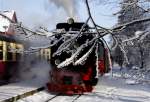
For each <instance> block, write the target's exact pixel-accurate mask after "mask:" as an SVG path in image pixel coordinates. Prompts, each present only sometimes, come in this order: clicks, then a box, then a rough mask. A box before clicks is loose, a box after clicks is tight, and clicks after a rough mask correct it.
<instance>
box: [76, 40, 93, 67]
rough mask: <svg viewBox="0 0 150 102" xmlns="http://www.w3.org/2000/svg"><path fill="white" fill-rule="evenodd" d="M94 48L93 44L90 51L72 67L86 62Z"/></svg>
mask: <svg viewBox="0 0 150 102" xmlns="http://www.w3.org/2000/svg"><path fill="white" fill-rule="evenodd" d="M94 47H95V43H94V45H93V46H92V47H91V48H90V50H89V51H88V52H87V53H86V54H84V55H83V56H82V57H81V58H80V59H79V60H77V61H76V62H75V63H74V65H82V64H83V63H84V62H85V61H86V60H87V58H88V57H89V55H90V54H91V53H92V51H93V49H94Z"/></svg>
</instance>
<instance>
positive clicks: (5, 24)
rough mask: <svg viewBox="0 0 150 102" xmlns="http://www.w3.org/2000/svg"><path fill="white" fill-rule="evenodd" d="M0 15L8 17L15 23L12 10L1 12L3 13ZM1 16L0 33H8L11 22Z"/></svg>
mask: <svg viewBox="0 0 150 102" xmlns="http://www.w3.org/2000/svg"><path fill="white" fill-rule="evenodd" d="M0 13H1V14H2V15H4V16H6V17H8V18H9V19H11V20H12V21H14V22H17V19H16V15H15V11H14V10H12V11H3V12H0ZM2 15H0V32H8V30H9V28H10V24H11V22H10V21H9V20H8V19H7V18H5V17H4V16H2Z"/></svg>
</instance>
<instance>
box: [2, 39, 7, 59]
mask: <svg viewBox="0 0 150 102" xmlns="http://www.w3.org/2000/svg"><path fill="white" fill-rule="evenodd" d="M6 60H7V42H6V41H3V61H6Z"/></svg>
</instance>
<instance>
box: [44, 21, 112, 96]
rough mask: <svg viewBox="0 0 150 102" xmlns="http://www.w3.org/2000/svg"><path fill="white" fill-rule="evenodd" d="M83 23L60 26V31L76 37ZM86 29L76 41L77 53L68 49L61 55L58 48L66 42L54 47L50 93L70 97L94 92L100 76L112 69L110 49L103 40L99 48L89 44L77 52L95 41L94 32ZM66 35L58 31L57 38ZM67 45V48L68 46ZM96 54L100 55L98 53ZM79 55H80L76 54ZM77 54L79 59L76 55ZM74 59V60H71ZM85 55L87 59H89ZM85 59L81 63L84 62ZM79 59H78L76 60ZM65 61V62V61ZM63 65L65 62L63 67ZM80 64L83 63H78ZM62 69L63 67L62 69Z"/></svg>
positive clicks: (87, 27)
mask: <svg viewBox="0 0 150 102" xmlns="http://www.w3.org/2000/svg"><path fill="white" fill-rule="evenodd" d="M83 25H84V23H80V22H74V21H73V20H72V23H70V22H69V23H59V24H57V27H56V28H57V30H59V31H61V30H62V29H63V30H64V31H65V33H66V32H67V33H69V34H72V35H73V34H74V35H75V34H76V33H74V32H76V31H80V29H81V28H82V26H83ZM84 27H85V29H84V30H83V31H82V35H81V36H80V37H79V38H78V39H76V41H75V43H74V45H73V46H74V48H76V50H75V51H74V52H75V53H74V54H72V52H71V50H70V49H72V50H73V48H71V47H70V49H69V50H64V51H62V52H61V53H57V52H59V51H58V49H59V48H60V47H61V46H62V43H64V40H60V41H59V42H58V43H57V44H56V45H55V46H53V47H52V48H51V65H52V68H51V70H50V73H49V74H50V82H49V83H47V87H48V90H49V91H50V92H54V93H63V94H67V95H73V94H83V93H84V92H92V90H93V87H94V86H95V85H96V84H97V82H98V77H99V76H102V75H103V74H104V73H107V72H109V70H110V65H111V63H110V55H109V51H108V49H107V48H106V47H105V44H104V43H103V42H102V40H101V39H98V40H100V41H99V42H100V43H99V44H98V45H97V46H96V47H93V46H95V45H94V44H95V43H92V44H89V45H88V46H86V45H85V46H86V47H84V48H83V49H82V50H81V53H78V50H80V48H81V46H82V45H84V44H85V43H86V42H87V41H92V39H93V38H94V36H95V35H94V32H92V31H90V30H89V26H88V25H85V26H84ZM65 33H64V32H57V33H56V36H55V38H56V39H60V38H61V37H62V36H63V34H65ZM66 46H67V45H66ZM95 51H97V52H98V53H95ZM76 53H78V54H76ZM75 54H76V55H78V56H77V57H76V58H75V57H74V56H76V55H75ZM72 56H73V57H74V59H73V60H70V59H71V58H72ZM86 56H88V57H87V58H86ZM84 58H85V60H86V61H85V60H82V59H84ZM77 59H79V60H78V61H77ZM63 61H66V62H63ZM82 62H83V63H82ZM62 63H65V64H64V65H63V66H61V65H62ZM76 63H80V64H76ZM60 66H61V67H60Z"/></svg>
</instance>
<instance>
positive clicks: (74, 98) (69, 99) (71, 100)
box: [44, 94, 82, 102]
mask: <svg viewBox="0 0 150 102" xmlns="http://www.w3.org/2000/svg"><path fill="white" fill-rule="evenodd" d="M81 96H82V95H75V96H64V95H62V94H56V95H54V96H53V97H51V98H50V99H48V100H46V101H44V102H56V101H57V99H60V100H62V102H65V101H67V102H75V101H77V100H78V98H79V97H81ZM62 97H63V98H62ZM64 99H65V100H64Z"/></svg>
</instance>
